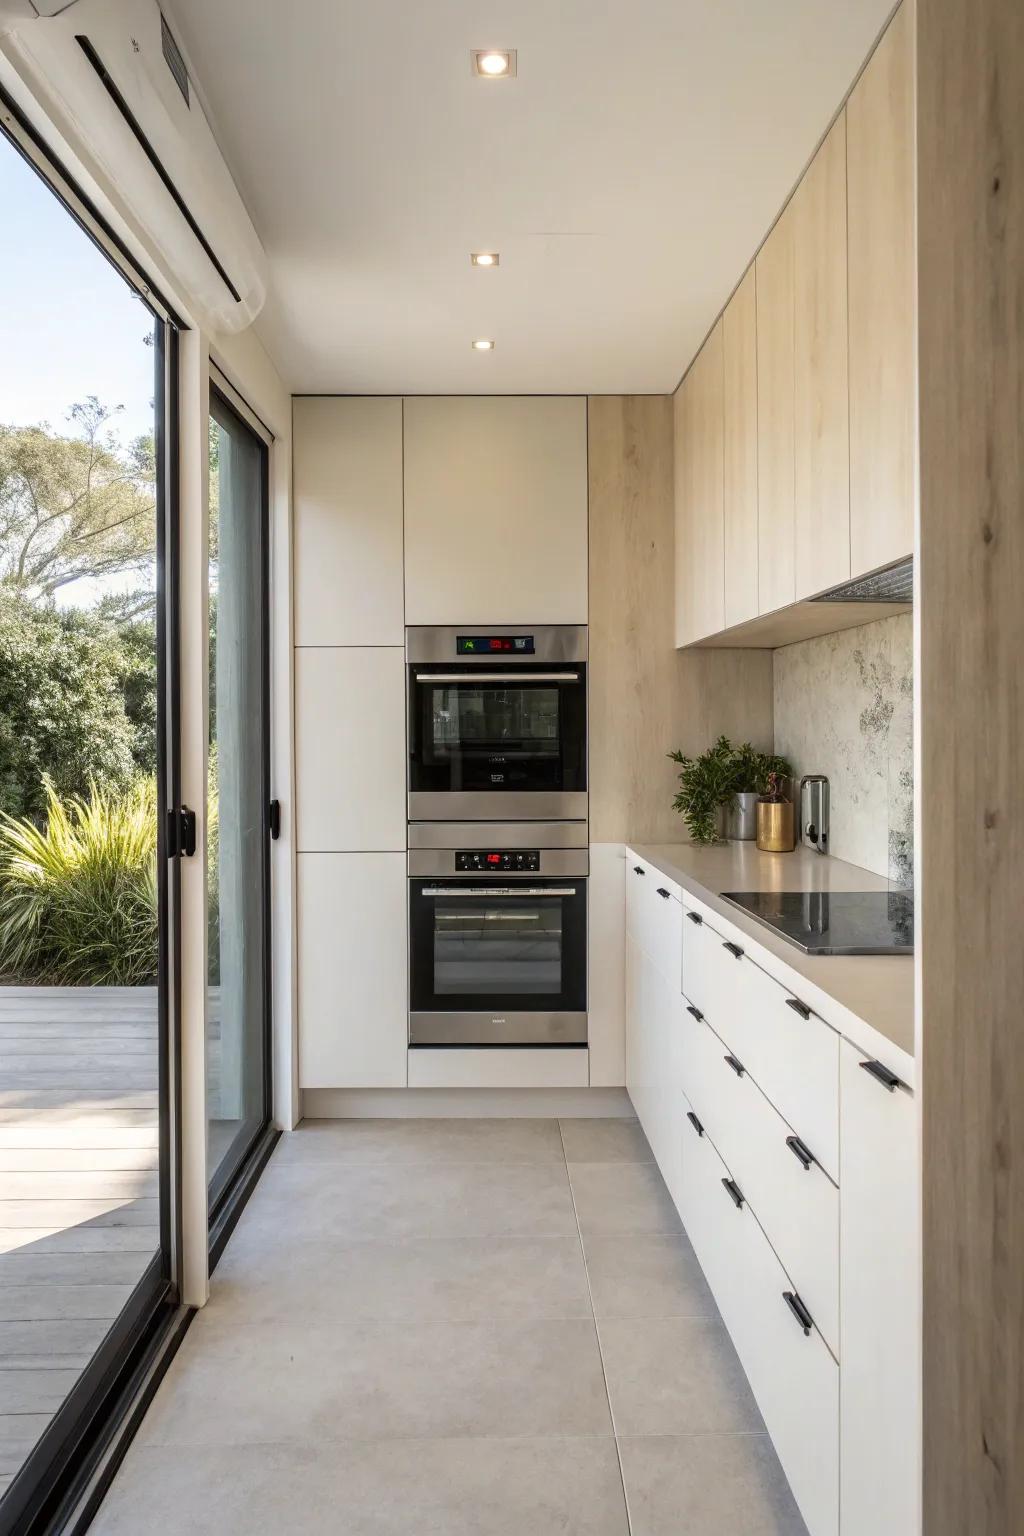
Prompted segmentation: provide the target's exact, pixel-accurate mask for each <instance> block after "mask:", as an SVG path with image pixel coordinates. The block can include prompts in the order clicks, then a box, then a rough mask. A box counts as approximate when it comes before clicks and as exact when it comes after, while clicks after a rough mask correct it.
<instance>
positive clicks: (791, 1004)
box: [786, 997, 811, 1019]
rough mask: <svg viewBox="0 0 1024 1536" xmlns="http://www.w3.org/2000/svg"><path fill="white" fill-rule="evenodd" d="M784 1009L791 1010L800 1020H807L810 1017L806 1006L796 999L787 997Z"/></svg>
mask: <svg viewBox="0 0 1024 1536" xmlns="http://www.w3.org/2000/svg"><path fill="white" fill-rule="evenodd" d="M786 1007H787V1008H792V1010H793V1012H794V1013H798V1014H799V1015H800V1017H801V1018H802V1019H809V1018H810V1016H811V1010H810V1009H809V1008H808V1006H807V1004H806V1003H802V1002H801V1001H800V999H799V998H798V997H787V998H786Z"/></svg>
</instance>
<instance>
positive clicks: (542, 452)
mask: <svg viewBox="0 0 1024 1536" xmlns="http://www.w3.org/2000/svg"><path fill="white" fill-rule="evenodd" d="M405 597H406V623H408V624H585V623H586V622H587V402H586V400H585V399H584V398H581V397H577V396H501V397H498V396H463V397H459V396H431V397H427V396H418V397H415V398H410V399H407V400H406V401H405Z"/></svg>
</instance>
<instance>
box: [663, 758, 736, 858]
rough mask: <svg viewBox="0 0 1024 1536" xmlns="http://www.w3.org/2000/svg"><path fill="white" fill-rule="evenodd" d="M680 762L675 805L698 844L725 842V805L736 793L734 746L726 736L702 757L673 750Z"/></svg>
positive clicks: (676, 761)
mask: <svg viewBox="0 0 1024 1536" xmlns="http://www.w3.org/2000/svg"><path fill="white" fill-rule="evenodd" d="M669 757H670V758H671V759H672V761H673V762H674V763H678V764H679V790H678V793H677V794H676V797H675V799H674V800H673V802H672V804H673V806H674V807H675V809H676V810H677V811H678V812H679V814H680V816H682V818H683V820H684V821H685V823H686V827H687V830H688V832H689V834H690V837H691V839H692V841H693V842H695V843H720V842H721V841H722V832H721V822H722V807H723V806H724V805H725V804H726V803H727V802H728V801H729V800H730V799H731V798H732V794H733V747H732V743H731V742H730V740H729V738H728V737H727V736H719V738H718V740H717V741H716V742H715V744H714V746H711V747H709V748H708V749H707V751H706V752H702V753H701V754H700V756H699V757H687V756H686V755H685V754H684V753H682V752H679V751H676V752H670V753H669Z"/></svg>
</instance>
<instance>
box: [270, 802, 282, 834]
mask: <svg viewBox="0 0 1024 1536" xmlns="http://www.w3.org/2000/svg"><path fill="white" fill-rule="evenodd" d="M267 828H268V830H269V832H270V836H271V839H272V840H273V841H274V842H275V843H276V842H277V840H278V838H279V837H280V836H281V802H280V800H271V802H270V805H269V806H268V807H267Z"/></svg>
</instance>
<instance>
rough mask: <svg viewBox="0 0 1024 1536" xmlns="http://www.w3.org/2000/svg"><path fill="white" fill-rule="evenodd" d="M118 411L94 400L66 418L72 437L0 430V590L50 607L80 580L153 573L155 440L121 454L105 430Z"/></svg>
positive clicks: (43, 429) (40, 430) (42, 429)
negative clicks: (47, 600) (1, 586)
mask: <svg viewBox="0 0 1024 1536" xmlns="http://www.w3.org/2000/svg"><path fill="white" fill-rule="evenodd" d="M121 410H122V407H121V406H118V407H116V409H113V410H111V409H109V408H108V407H106V406H103V405H101V404H100V402H99V401H98V400H97V398H96V397H95V395H90V396H89V397H88V398H87V399H86V400H84V401H82V402H80V403H79V404H77V405H73V406H72V407H71V410H70V412H69V415H70V418H71V421H72V423H73V424H74V426H75V428H76V429H77V435H75V436H62V435H60V434H58V433H54V432H52V431H51V430H50V428H49V427H48V426H46V425H42V426H34V427H12V426H4V425H0V583H2V584H4V585H6V586H13V587H16V588H17V589H18V590H19V591H21V592H23V593H25V594H26V596H28V597H33V598H36V599H39V598H52V597H53V596H54V594H55V593H56V592H58V591H59V590H60V589H61V588H62V587H65V586H67V585H68V584H69V583H70V582H73V581H78V580H79V579H80V578H82V577H83V576H92V577H98V576H99V577H101V576H107V575H112V574H115V573H120V572H124V571H138V572H140V573H143V572H148V570H149V569H150V568H151V566H152V562H153V558H154V554H155V516H154V508H155V500H156V498H155V477H156V476H155V456H154V449H153V439H152V437H140V438H137V439H136V440H135V441H134V442H133V443H131V444H130V445H129V446H128V447H127V448H123V447H122V446H121V445H120V444H119V443H118V441H117V439H116V437H115V436H114V434H113V432H112V431H111V430H110V426H109V423H110V422H111V421H112V420H113V419H114V418H115V417H116V416H117V415H119V414H120V411H121ZM150 601H152V599H151V598H150Z"/></svg>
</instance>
